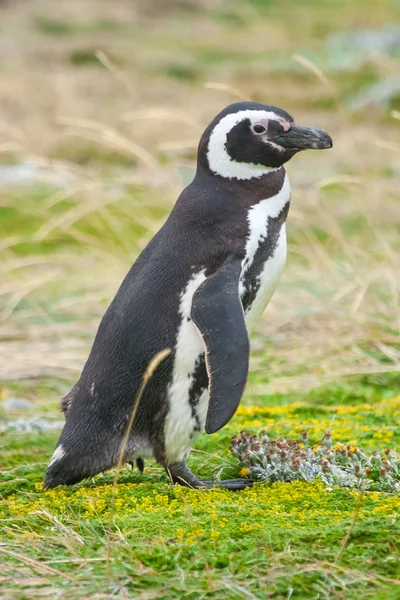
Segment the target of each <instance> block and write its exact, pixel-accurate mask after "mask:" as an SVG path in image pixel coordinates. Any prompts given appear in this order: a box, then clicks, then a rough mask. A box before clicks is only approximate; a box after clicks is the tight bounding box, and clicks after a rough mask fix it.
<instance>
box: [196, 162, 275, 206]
mask: <svg viewBox="0 0 400 600" xmlns="http://www.w3.org/2000/svg"><path fill="white" fill-rule="evenodd" d="M197 178H201V179H203V181H204V178H205V179H206V180H207V181H208V183H209V185H212V186H213V187H215V188H221V187H222V188H224V189H225V190H227V191H229V192H230V193H232V194H236V195H239V196H241V198H242V199H243V200H244V201H245V202H246V204H248V205H249V206H251V205H253V204H257V203H258V202H260V201H261V200H266V199H267V198H271V197H272V196H276V194H278V193H279V192H280V191H281V189H282V187H283V185H284V183H285V179H286V170H285V168H284V167H283V166H282V167H280V168H279V169H276V170H273V171H267V172H266V173H264V174H263V175H260V176H259V177H252V178H249V179H236V178H235V177H229V178H227V177H222V176H221V175H217V174H215V173H213V172H212V171H211V170H210V169H209V167H208V165H204V164H201V163H200V162H199V163H198V165H197V171H196V177H195V179H197Z"/></svg>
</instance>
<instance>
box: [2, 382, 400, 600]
mask: <svg viewBox="0 0 400 600" xmlns="http://www.w3.org/2000/svg"><path fill="white" fill-rule="evenodd" d="M381 384H382V382H381V381H380V378H379V377H378V378H369V380H368V379H367V380H366V379H365V378H352V379H350V380H348V381H343V382H342V384H341V385H340V386H337V387H332V388H327V387H325V388H321V389H316V390H314V391H312V392H310V393H308V394H305V393H303V394H302V395H301V399H300V396H298V397H297V398H296V397H294V396H293V395H285V394H276V395H273V396H265V397H263V398H258V403H257V405H256V406H255V405H251V404H250V405H249V400H248V399H247V401H246V399H245V402H244V405H243V407H242V408H240V409H239V411H238V414H237V415H236V416H235V417H234V419H233V420H232V421H231V422H230V423H229V424H228V425H227V426H226V427H225V428H224V429H223V430H222V431H221V432H219V433H218V434H214V435H212V436H206V435H203V436H201V438H200V439H199V441H198V443H197V444H196V449H195V450H194V451H193V452H192V455H191V457H190V459H189V465H190V467H191V468H192V469H193V470H194V471H195V472H196V473H198V474H199V475H200V476H201V477H203V478H210V477H216V476H222V478H226V477H230V476H238V474H239V472H238V471H239V469H238V466H237V464H236V463H235V459H233V458H232V456H231V455H230V453H229V451H228V446H229V442H230V437H231V435H232V434H233V433H237V432H239V431H240V430H241V429H246V430H248V431H250V432H257V431H259V430H260V429H262V428H266V429H267V431H268V433H269V434H270V435H271V436H281V435H283V436H286V437H287V438H298V436H299V432H300V429H302V428H306V429H307V430H308V433H309V437H310V439H311V441H312V442H317V441H319V440H320V439H321V437H322V434H323V432H324V431H325V430H326V429H327V428H328V427H329V426H330V427H331V430H332V436H333V439H334V441H335V442H337V441H340V442H343V443H349V444H357V445H360V446H362V447H364V448H368V449H383V448H387V447H388V448H398V446H399V442H400V418H399V415H400V397H399V396H397V397H393V394H394V393H395V390H396V389H397V390H398V389H399V378H398V377H397V378H396V377H392V378H391V380H387V381H386V384H387V385H386V386H385V388H384V393H383V394H382V385H381ZM7 389H8V393H11V392H13V393H18V394H22V395H23V396H26V397H29V396H30V397H31V398H32V399H33V400H35V399H36V400H38V399H40V401H39V402H38V403H37V411H39V412H41V413H43V407H44V406H45V407H47V413H46V414H47V415H48V417H49V416H50V417H51V416H53V415H54V408H53V409H52V410H50V412H49V406H50V407H54V399H55V395H56V394H58V393H59V392H60V391H63V389H64V385H62V387H61V389H60V384H59V382H58V381H53V380H47V381H43V382H42V383H41V384H40V386H38V387H36V386H29V385H25V387H23V386H22V385H19V386H16V385H15V384H13V383H11V384H9V387H8V388H7ZM45 396H49V398H48V399H47V400H46V398H44V397H45ZM324 399H325V400H324ZM49 400H50V402H49ZM57 437H58V435H57V433H54V432H51V433H45V432H43V433H40V434H39V433H35V434H15V433H6V434H3V435H2V439H1V463H0V468H1V470H2V474H1V476H0V494H1V498H2V502H1V505H0V519H1V522H2V529H1V542H2V544H3V545H2V546H0V550H1V552H2V553H3V558H4V563H3V567H2V573H3V582H4V583H3V585H4V586H5V588H4V589H6V590H9V592H10V593H11V592H12V591H13V590H15V585H16V584H17V582H18V587H19V590H20V591H19V594H20V595H19V596H18V597H21V598H29V597H32V596H31V595H32V594H39V595H40V589H41V588H40V585H41V586H43V588H47V587H48V586H52V587H53V589H54V590H57V595H58V596H57V597H61V598H64V597H67V594H68V597H70V598H82V597H92V596H91V595H93V597H96V596H95V595H94V594H96V593H98V594H101V593H106V589H107V581H108V585H109V593H112V592H114V593H122V592H121V590H122V589H123V590H125V592H124V593H125V594H128V597H135V598H136V597H143V598H148V597H149V596H148V594H150V597H153V596H152V595H151V594H154V597H163V598H171V599H172V598H177V597H182V596H184V597H187V598H197V597H199V596H202V595H204V597H215V598H235V597H238V598H239V597H243V594H244V595H248V596H249V597H252V598H265V597H271V598H282V599H283V598H287V597H288V595H289V594H290V597H292V598H303V599H304V598H311V597H316V595H317V594H318V593H320V594H323V597H336V596H337V597H340V598H355V597H356V596H357V595H358V596H359V595H361V596H362V597H363V598H379V597H382V598H383V597H384V598H388V599H391V598H393V599H395V598H397V593H398V585H399V582H398V581H397V579H398V575H399V570H400V546H399V542H398V540H399V539H400V529H399V523H398V513H399V510H400V498H399V496H398V495H396V494H383V493H366V494H365V495H364V497H363V498H362V500H361V506H360V505H359V504H360V493H359V492H358V491H357V490H348V489H340V488H335V489H333V490H326V489H325V486H324V485H323V484H322V483H316V484H306V483H301V482H297V483H292V484H284V483H280V484H273V485H268V484H263V485H257V486H256V487H254V488H253V489H252V490H247V491H245V492H238V493H230V492H226V491H223V490H213V491H195V490H187V489H184V488H181V487H179V486H178V487H177V486H173V485H171V484H170V483H169V481H168V478H167V476H166V474H165V473H164V472H163V471H162V469H161V468H160V467H159V466H158V465H156V464H155V463H154V462H152V461H149V462H148V464H147V465H146V470H145V473H144V474H143V475H140V474H139V473H138V472H136V471H132V470H131V469H130V468H128V467H124V468H123V469H122V472H121V474H120V478H119V483H118V486H117V487H116V488H113V485H112V482H113V474H112V473H109V474H103V475H99V476H97V477H95V478H94V479H93V480H90V481H87V482H83V483H81V484H79V485H76V486H74V487H72V488H58V489H55V490H50V491H46V492H43V491H42V490H41V483H42V480H43V474H44V470H45V467H46V464H47V462H48V460H49V458H50V456H51V454H52V451H53V449H54V445H55V442H56V440H57ZM358 510H359V512H358V514H357V518H356V520H355V524H354V527H353V525H352V523H353V520H354V516H355V513H356V511H358ZM350 529H351V535H350V537H349V539H348V540H347V541H346V542H345V538H346V533H347V532H349V531H350ZM107 557H108V558H107ZM107 560H109V567H107ZM32 561H35V562H32ZM108 570H109V574H108V576H107V572H108ZM39 575H40V579H39V581H40V584H39V583H37V577H38V576H39ZM66 578H67V580H68V581H69V583H68V591H63V590H64V589H65V590H66V588H65V585H66V583H65V581H66ZM35 581H36V583H31V582H35ZM396 581H397V582H396ZM117 590H120V591H119V592H118V591H117ZM244 590H245V591H244ZM379 594H382V596H380V595H379Z"/></svg>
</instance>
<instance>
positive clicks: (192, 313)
mask: <svg viewBox="0 0 400 600" xmlns="http://www.w3.org/2000/svg"><path fill="white" fill-rule="evenodd" d="M331 146H332V140H331V138H330V137H329V135H328V134H326V133H325V132H323V131H320V130H318V129H313V128H311V127H302V126H298V125H295V124H294V121H293V118H292V117H291V116H290V115H289V114H288V113H287V112H285V111H284V110H281V109H280V108H276V107H274V106H266V105H263V104H257V103H254V102H238V103H235V104H231V105H230V106H228V107H226V108H225V109H224V110H223V111H222V112H220V113H219V114H218V115H217V116H216V117H215V119H214V120H213V121H212V122H211V123H210V125H209V126H208V127H207V129H206V130H205V131H204V133H203V135H202V137H201V140H200V144H199V148H198V162H197V171H196V175H195V177H194V179H193V181H192V183H191V184H190V185H189V186H188V187H187V188H186V189H185V190H184V191H183V192H182V194H181V195H180V197H179V198H178V200H177V202H176V204H175V206H174V208H173V210H172V212H171V214H170V216H169V218H168V219H167V221H166V223H165V224H164V226H163V227H162V228H161V230H160V231H159V232H158V233H157V234H156V235H155V236H154V238H153V239H152V240H151V241H150V243H149V244H148V246H147V247H146V248H145V249H144V250H143V252H142V253H141V255H140V256H139V258H138V259H137V261H136V262H135V264H134V265H133V266H132V268H131V270H130V271H129V273H128V274H127V276H126V278H125V280H124V281H123V283H122V285H121V287H120V289H119V291H118V293H117V295H116V296H115V298H114V300H113V301H112V303H111V305H110V307H109V308H108V310H107V312H106V313H105V315H104V317H103V319H102V321H101V323H100V326H99V329H98V332H97V335H96V338H95V341H94V344H93V348H92V350H91V353H90V356H89V358H88V360H87V362H86V364H85V366H84V369H83V372H82V375H81V377H80V379H79V381H78V383H76V385H75V386H74V387H73V388H72V390H71V391H70V392H69V393H68V394H67V396H66V397H65V398H64V399H63V402H62V406H63V411H64V413H65V417H66V422H65V426H64V429H63V431H62V433H61V437H60V439H59V442H58V444H57V447H56V449H55V452H54V454H53V457H52V459H51V462H50V464H49V466H48V469H47V472H46V477H45V481H44V487H45V488H52V487H55V486H57V485H60V484H66V485H71V484H74V483H76V482H78V481H81V480H82V479H84V478H87V477H91V476H93V475H96V474H97V473H100V472H101V471H105V470H107V469H109V468H110V467H113V466H115V465H116V464H117V462H118V459H119V452H120V448H121V441H122V438H123V435H124V432H125V429H126V427H127V423H128V421H129V418H130V415H131V412H132V407H133V403H134V400H135V397H136V395H137V392H138V389H139V387H140V385H141V381H142V378H143V375H144V372H145V370H146V367H147V365H148V364H149V362H150V361H151V359H152V358H153V357H154V356H155V355H157V353H159V352H161V351H162V350H164V349H166V348H169V349H171V353H170V354H169V356H168V357H167V358H166V359H165V360H164V361H163V362H162V363H161V364H160V365H159V366H158V367H157V369H156V371H155V373H154V375H153V376H152V378H151V379H150V381H149V382H148V384H147V387H146V388H145V391H144V393H143V396H142V398H141V401H140V404H139V406H138V410H137V413H136V417H135V420H134V422H133V427H132V429H131V434H130V436H129V440H128V443H127V445H126V447H125V454H124V456H123V460H124V461H125V462H132V461H134V460H138V459H139V462H138V464H139V466H143V460H142V459H143V458H145V457H154V458H155V459H156V460H157V461H158V463H160V464H161V465H162V466H163V467H164V468H165V469H166V470H167V472H168V473H169V475H170V476H171V478H172V480H173V481H174V482H177V483H180V484H182V485H187V486H190V487H199V486H209V485H211V484H210V482H203V481H200V480H199V479H198V478H197V477H196V476H195V475H194V474H193V473H192V472H191V471H190V470H189V469H188V467H187V466H186V462H185V461H186V459H187V457H188V454H189V452H190V449H191V448H192V446H193V444H194V442H195V440H196V438H197V437H198V435H199V434H200V433H201V432H203V431H204V430H205V431H206V432H207V433H213V432H215V431H218V430H219V429H221V427H223V426H224V425H225V424H226V423H228V421H229V420H230V419H231V418H232V416H233V415H234V414H235V411H236V409H237V407H238V405H239V403H240V400H241V397H242V394H243V391H244V388H245V385H246V379H247V373H248V367H249V332H250V331H251V329H252V328H253V326H254V324H255V323H256V322H257V321H258V319H259V318H260V316H261V314H262V312H263V311H264V308H265V307H266V305H267V303H268V301H269V300H270V298H271V296H272V294H273V292H274V290H275V287H276V285H277V283H278V281H279V278H280V276H281V273H282V270H283V267H284V264H285V259H286V233H285V221H286V217H287V214H288V210H289V201H290V185H289V181H288V178H287V175H286V172H285V169H284V167H283V165H284V163H286V162H287V161H288V160H290V159H291V158H292V156H294V155H295V154H296V153H297V152H299V151H300V150H305V149H308V148H310V149H318V148H331ZM215 485H220V486H223V487H225V488H227V489H241V488H242V487H244V486H245V482H244V480H227V481H222V482H219V483H217V484H215Z"/></svg>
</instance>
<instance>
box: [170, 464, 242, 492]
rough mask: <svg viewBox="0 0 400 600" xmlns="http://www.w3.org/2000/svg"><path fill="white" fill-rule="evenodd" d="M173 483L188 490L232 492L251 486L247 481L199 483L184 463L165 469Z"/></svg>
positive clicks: (230, 480) (229, 480)
mask: <svg viewBox="0 0 400 600" xmlns="http://www.w3.org/2000/svg"><path fill="white" fill-rule="evenodd" d="M166 470H167V473H168V474H169V475H170V477H171V479H172V481H173V482H174V483H179V484H180V485H183V486H185V487H190V488H223V489H225V490H230V491H232V492H234V491H238V490H244V489H246V488H247V487H251V486H252V485H253V481H250V480H249V479H226V480H225V481H200V480H199V479H197V477H196V475H194V473H192V472H191V471H190V469H188V467H187V466H186V465H185V463H176V464H174V465H171V466H170V467H169V468H167V469H166Z"/></svg>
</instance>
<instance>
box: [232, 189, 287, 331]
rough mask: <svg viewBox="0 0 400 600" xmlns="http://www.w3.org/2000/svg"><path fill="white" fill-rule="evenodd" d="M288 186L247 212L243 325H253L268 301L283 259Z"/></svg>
mask: <svg viewBox="0 0 400 600" xmlns="http://www.w3.org/2000/svg"><path fill="white" fill-rule="evenodd" d="M289 201H290V186H289V182H288V180H287V177H286V179H285V181H284V184H283V186H282V189H281V190H280V192H279V193H278V194H277V195H276V196H273V197H272V198H268V199H267V200H262V201H261V202H259V203H258V204H256V205H254V206H253V207H252V208H251V209H250V211H249V214H248V224H249V232H248V237H247V241H246V248H245V251H246V254H245V258H244V259H243V262H242V270H241V275H240V281H239V293H240V296H241V299H242V304H243V310H244V313H245V320H246V326H247V328H248V330H249V331H251V330H252V329H253V327H254V326H255V324H256V323H257V321H258V320H259V319H260V317H261V315H262V313H263V312H264V309H265V307H266V306H267V304H268V302H269V301H270V299H271V297H272V295H273V293H274V291H275V289H276V286H277V284H278V282H279V279H280V277H281V275H282V271H283V269H284V266H285V262H286V225H285V222H286V217H287V213H288V209H289Z"/></svg>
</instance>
